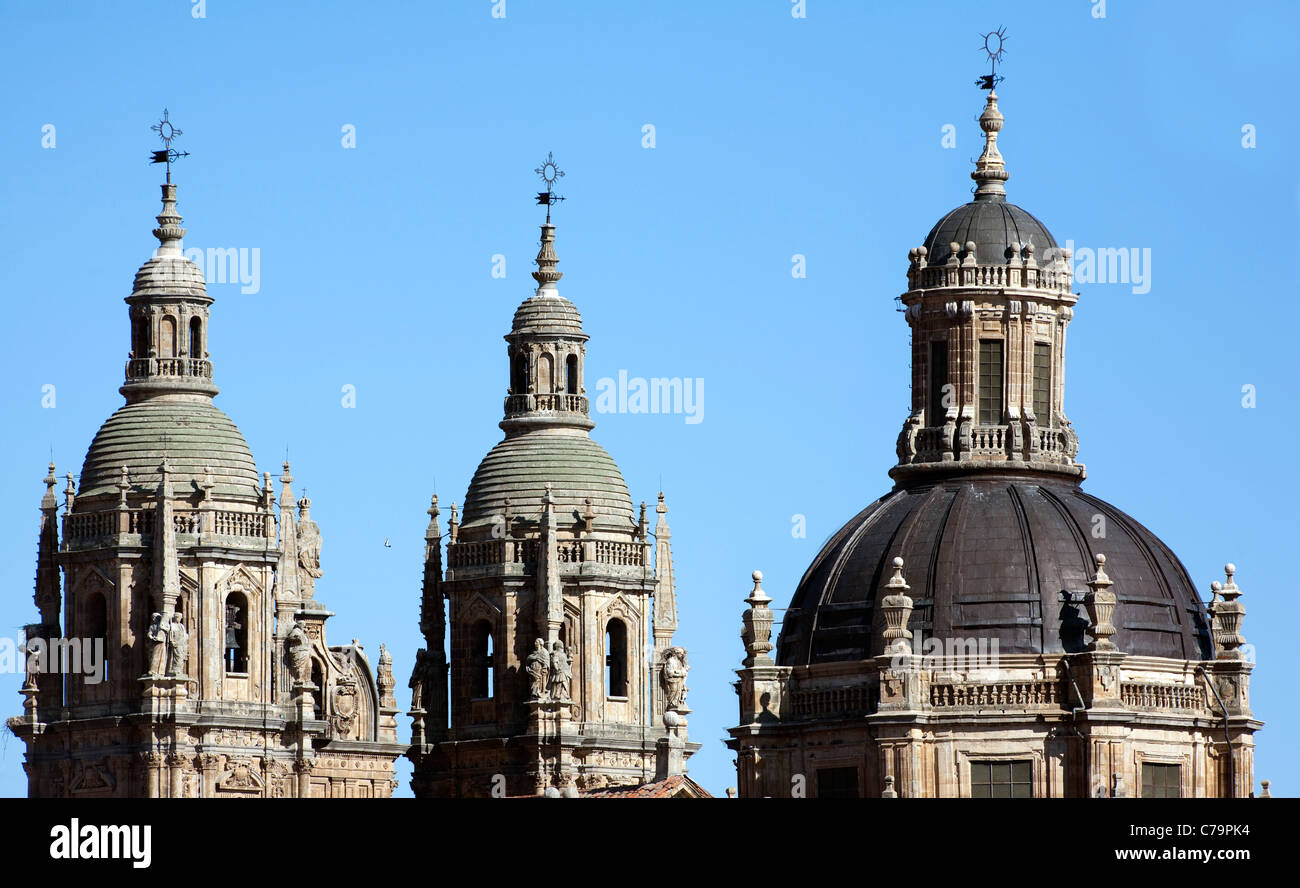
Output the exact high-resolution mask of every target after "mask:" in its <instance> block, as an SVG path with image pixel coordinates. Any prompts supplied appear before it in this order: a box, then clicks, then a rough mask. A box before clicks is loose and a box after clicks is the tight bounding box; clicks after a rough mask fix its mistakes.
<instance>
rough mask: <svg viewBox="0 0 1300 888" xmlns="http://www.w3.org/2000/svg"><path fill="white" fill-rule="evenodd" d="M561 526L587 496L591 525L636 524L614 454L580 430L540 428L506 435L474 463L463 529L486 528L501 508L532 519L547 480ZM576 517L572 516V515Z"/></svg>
mask: <svg viewBox="0 0 1300 888" xmlns="http://www.w3.org/2000/svg"><path fill="white" fill-rule="evenodd" d="M548 482H549V483H550V484H551V495H552V497H553V498H554V499H555V512H556V516H557V519H558V521H559V526H560V529H561V530H564V529H565V528H566V524H571V523H572V522H571V520H570V519H571V518H572V516H573V513H574V512H577V513H578V514H579V515H581V514H582V513H583V511H584V510H585V508H586V504H585V502H584V500H586V499H587V498H588V497H590V498H591V505H592V510H593V511H594V512H595V514H596V529H597V530H609V531H615V532H630V531H631V530H632V528H633V527H634V525H635V524H636V515H635V513H634V511H633V508H632V497H631V495H630V494H629V493H628V490H627V483H626V482H625V481H624V480H623V473H622V472H620V471H619V468H618V464H617V463H615V462H614V459H613V457H611V456H610V455H609V454H608V453H606V452H605V448H603V447H601V446H600V445H599V444H597V443H596V442H595V441H593V440H592V439H591V438H590V437H589V436H588V435H587V433H586V431H585V430H582V429H574V428H567V427H557V428H539V429H534V430H531V431H529V432H527V433H526V434H522V435H513V436H510V437H508V438H506V439H505V440H504V441H502V442H501V443H500V444H498V445H497V446H495V447H493V448H492V450H490V451H489V452H488V455H487V456H485V457H484V458H483V461H482V462H481V463H479V467H478V470H477V471H476V472H475V473H474V478H473V479H472V480H471V481H470V484H469V492H467V493H466V494H465V508H464V516H463V518H462V532H464V531H465V530H468V529H469V528H471V527H472V526H476V525H482V526H490V525H491V524H492V523H493V522H494V520H495V517H496V516H497V515H504V514H505V511H506V503H505V500H506V497H509V498H510V513H511V514H512V515H513V516H517V517H523V518H529V519H530V520H533V521H536V520H537V518H538V516H540V514H541V511H542V497H543V496H544V495H545V493H546V485H547V483H548ZM573 520H575V521H576V519H573Z"/></svg>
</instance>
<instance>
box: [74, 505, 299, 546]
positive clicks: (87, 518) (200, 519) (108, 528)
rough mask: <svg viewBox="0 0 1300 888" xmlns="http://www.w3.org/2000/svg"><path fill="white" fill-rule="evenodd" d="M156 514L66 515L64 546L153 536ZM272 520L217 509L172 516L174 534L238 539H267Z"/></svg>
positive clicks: (258, 514)
mask: <svg viewBox="0 0 1300 888" xmlns="http://www.w3.org/2000/svg"><path fill="white" fill-rule="evenodd" d="M157 515H158V513H157V510H156V509H153V508H145V509H126V510H125V511H124V510H122V509H107V510H104V511H100V512H85V513H80V514H76V513H74V514H71V515H65V516H64V518H63V539H64V541H65V542H69V543H73V542H84V541H86V540H93V539H101V538H104V537H114V536H118V535H119V534H129V535H136V536H151V535H152V534H153V532H154V529H155V528H156V526H157V523H158V522H157ZM268 520H273V519H269V518H268V516H267V514H266V513H265V512H232V511H223V510H217V509H178V510H176V511H175V512H173V513H172V530H173V531H174V532H176V533H178V534H200V533H202V534H204V535H213V536H224V537H237V538H264V537H266V536H267V533H268V529H273V527H274V525H273V524H272V525H268V523H267V522H268Z"/></svg>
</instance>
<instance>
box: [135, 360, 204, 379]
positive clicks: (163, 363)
mask: <svg viewBox="0 0 1300 888" xmlns="http://www.w3.org/2000/svg"><path fill="white" fill-rule="evenodd" d="M160 376H161V377H166V376H170V377H175V378H180V379H193V378H198V379H211V378H212V362H211V361H208V360H205V359H203V358H132V359H131V360H129V361H127V362H126V378H127V381H132V380H138V379H154V378H157V377H160Z"/></svg>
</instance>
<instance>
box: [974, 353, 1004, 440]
mask: <svg viewBox="0 0 1300 888" xmlns="http://www.w3.org/2000/svg"><path fill="white" fill-rule="evenodd" d="M979 368H980V375H979V417H978V421H979V424H980V425H998V424H999V423H1001V422H1002V340H1001V339H981V340H980V357H979Z"/></svg>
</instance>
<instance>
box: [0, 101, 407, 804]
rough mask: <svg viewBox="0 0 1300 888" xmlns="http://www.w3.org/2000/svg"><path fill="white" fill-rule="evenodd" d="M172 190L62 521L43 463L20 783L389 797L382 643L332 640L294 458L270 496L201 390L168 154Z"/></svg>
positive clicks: (40, 789) (198, 279)
mask: <svg viewBox="0 0 1300 888" xmlns="http://www.w3.org/2000/svg"><path fill="white" fill-rule="evenodd" d="M164 125H165V126H168V127H169V126H170V124H169V123H167V122H166V118H164ZM177 132H178V131H177ZM168 133H170V130H168V131H167V132H166V133H164V135H168ZM165 141H167V142H169V141H170V137H169V138H167V139H166V140H165ZM176 156H177V155H176V153H175V152H172V151H171V150H170V146H168V150H167V151H166V152H163V153H162V158H163V159H164V160H168V161H170V160H174V159H175V158H176ZM162 204H163V206H162V212H161V213H160V214H159V215H158V217H157V219H158V227H157V228H156V229H154V232H153V233H154V236H155V237H157V238H158V241H159V247H158V249H157V251H156V252H155V253H154V255H153V257H152V258H150V259H149V260H148V261H147V262H146V263H145V264H144V265H143V266H142V267H141V268H140V270H139V271H138V272H137V273H136V276H135V284H134V287H133V289H132V292H131V295H130V296H128V297H127V298H126V303H127V305H128V307H129V317H130V348H129V353H128V355H127V361H126V380H125V383H124V385H123V386H122V387H121V393H122V394H123V395H124V396H125V398H126V403H125V405H123V406H122V407H121V408H120V409H119V410H118V411H117V412H116V413H114V414H113V415H112V416H110V417H109V418H108V420H107V421H106V422H105V423H104V425H103V426H102V427H101V428H100V430H99V432H98V433H97V434H96V435H95V438H94V440H93V441H92V442H91V444H90V448H89V450H88V451H87V453H86V459H85V462H84V464H83V466H82V469H81V475H80V485H78V484H77V483H76V479H74V476H73V475H72V474H71V473H69V474H68V476H67V488H66V490H65V491H64V493H65V495H66V511H65V512H64V515H63V519H62V533H61V534H60V532H59V521H58V517H59V516H58V500H57V498H56V495H55V487H56V486H57V483H58V482H57V480H56V478H55V468H54V465H53V464H51V465H50V472H49V476H48V477H47V478H46V479H45V484H46V494H45V497H44V500H43V501H42V504H41V515H42V518H41V533H40V542H39V550H38V556H37V578H36V596H35V597H36V606H37V609H38V611H39V613H40V621H39V622H38V623H34V624H32V625H31V626H28V627H27V629H26V632H27V645H26V647H27V650H28V676H27V681H26V682H25V684H24V686H23V690H22V693H23V696H24V700H25V702H24V712H23V714H22V715H21V716H18V717H15V718H11V719H9V722H8V724H9V727H10V728H11V729H12V730H13V732H14V733H15V734H16V735H17V736H19V737H20V738H22V739H23V740H24V741H25V742H26V744H27V761H26V769H27V774H28V787H29V794H30V795H31V796H33V797H82V796H91V797H93V796H109V797H154V798H158V797H182V796H200V797H216V796H233V797H250V796H252V797H257V796H265V797H270V796H344V795H348V796H354V795H363V796H387V795H391V793H392V786H393V762H394V760H395V759H396V757H397V756H398V755H399V754H400V753H401V751H402V749H403V748H404V747H400V746H397V745H396V741H397V735H396V713H397V708H396V703H395V702H394V701H393V696H392V685H393V680H392V670H391V665H390V664H391V659H386V654H385V655H384V656H381V658H380V664H379V672H378V675H377V676H376V675H375V673H374V671H373V670H372V668H371V665H370V661H369V659H368V658H367V656H366V654H365V651H364V650H363V649H362V647H361V646H360V645H359V644H358V643H357V642H355V641H354V642H353V643H352V644H350V645H344V646H336V647H330V646H329V645H328V644H327V642H326V639H325V621H326V619H327V618H328V617H329V616H331V614H330V612H329V611H328V610H326V609H325V607H324V606H323V605H321V604H320V602H318V601H316V600H315V598H314V591H315V581H316V578H318V577H319V576H321V571H320V561H319V554H320V532H319V529H318V527H317V525H316V523H315V522H314V521H312V520H311V517H310V505H311V503H310V500H308V499H306V498H303V499H301V500H298V501H296V502H295V500H294V496H293V492H292V490H291V487H290V483H291V482H292V480H293V479H292V478H291V477H290V475H289V464H288V463H287V462H286V463H285V465H284V476H283V477H282V479H281V480H282V482H283V486H282V487H281V491H280V497H279V503H280V508H279V512H278V515H277V509H276V498H275V496H274V493H273V491H272V486H271V477H270V475H269V474H266V475H264V476H262V478H261V479H259V477H258V473H257V471H256V462H255V461H254V459H253V455H252V453H251V452H250V450H249V448H248V444H247V443H246V442H245V440H244V438H243V436H242V435H241V434H240V432H239V429H238V428H236V426H235V424H234V423H233V422H231V420H230V418H229V417H228V416H226V414H225V413H224V412H223V411H222V410H221V409H220V408H218V407H217V406H216V405H215V404H213V400H212V399H213V397H214V396H215V395H216V394H217V392H218V390H217V387H216V386H215V385H214V384H213V382H212V376H213V373H212V367H213V365H212V361H211V355H210V352H209V341H208V321H209V315H210V310H211V306H212V303H213V300H212V297H210V296H209V295H208V294H207V288H206V286H205V283H204V279H203V274H202V272H201V271H200V269H199V267H198V265H196V264H195V263H194V262H193V261H191V260H190V259H189V258H187V257H186V255H185V252H184V251H183V249H182V238H183V237H184V235H185V229H183V228H181V227H180V224H181V217H180V215H179V214H178V213H177V210H176V185H174V184H172V182H171V175H170V162H169V170H168V176H167V184H165V185H163V186H162ZM277 523H278V528H277Z"/></svg>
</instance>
